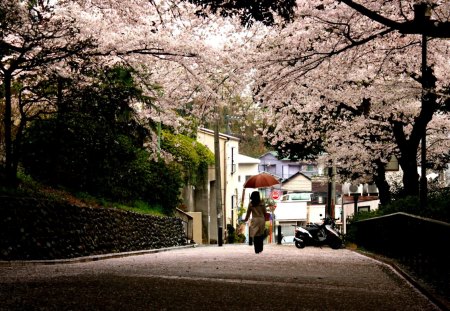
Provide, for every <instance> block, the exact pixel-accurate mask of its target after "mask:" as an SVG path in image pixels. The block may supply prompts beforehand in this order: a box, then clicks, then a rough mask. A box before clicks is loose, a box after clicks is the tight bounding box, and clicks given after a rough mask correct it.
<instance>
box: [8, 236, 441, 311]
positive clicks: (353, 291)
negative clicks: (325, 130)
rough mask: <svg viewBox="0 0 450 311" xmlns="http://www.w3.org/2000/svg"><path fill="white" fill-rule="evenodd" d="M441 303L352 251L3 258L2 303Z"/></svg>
mask: <svg viewBox="0 0 450 311" xmlns="http://www.w3.org/2000/svg"><path fill="white" fill-rule="evenodd" d="M194 309H195V310H441V309H439V308H438V307H437V306H436V305H434V304H433V303H432V302H431V301H430V300H428V299H427V298H426V297H425V296H424V295H422V294H421V293H420V292H419V291H418V290H416V289H415V288H414V287H413V286H412V285H411V284H410V283H408V282H407V281H406V280H405V279H404V278H403V277H401V275H400V274H398V273H397V272H395V271H394V270H393V269H392V268H390V266H388V265H386V264H383V263H381V262H379V261H376V260H374V259H372V258H369V257H366V256H363V255H360V254H358V253H356V252H354V251H351V250H347V249H340V250H332V249H330V248H327V247H323V248H316V247H306V248H305V249H301V250H300V249H297V248H296V247H295V246H293V245H265V247H264V252H263V253H261V254H255V253H254V251H253V248H252V247H250V246H248V245H227V244H226V245H224V246H222V247H218V246H201V247H196V248H183V249H176V250H171V251H166V252H157V253H151V254H144V255H136V256H127V257H123V258H112V259H105V260H97V261H88V262H73V263H65V264H51V265H49V264H31V263H27V264H21V263H14V262H12V263H0V310H194Z"/></svg>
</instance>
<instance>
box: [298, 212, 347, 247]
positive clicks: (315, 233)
mask: <svg viewBox="0 0 450 311" xmlns="http://www.w3.org/2000/svg"><path fill="white" fill-rule="evenodd" d="M322 220H323V222H322V224H320V225H319V224H315V223H310V224H307V225H306V226H305V227H301V226H296V228H295V236H294V244H295V246H296V247H297V248H304V247H305V246H307V245H312V246H322V245H329V246H330V247H331V248H333V249H339V248H341V247H342V239H341V238H340V236H339V233H338V232H337V231H336V229H335V226H336V223H335V219H332V218H330V217H325V218H323V219H322Z"/></svg>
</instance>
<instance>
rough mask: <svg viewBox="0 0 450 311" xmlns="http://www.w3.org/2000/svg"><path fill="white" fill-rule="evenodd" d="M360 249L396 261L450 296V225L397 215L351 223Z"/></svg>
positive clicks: (411, 216)
mask: <svg viewBox="0 0 450 311" xmlns="http://www.w3.org/2000/svg"><path fill="white" fill-rule="evenodd" d="M350 226H351V229H350V228H349V230H352V231H353V233H354V234H355V236H354V237H355V242H356V243H357V245H358V247H363V248H364V249H367V250H368V251H371V252H374V253H377V254H380V255H383V256H386V257H389V258H392V259H395V260H396V261H397V262H399V263H400V264H401V265H403V266H405V267H406V268H407V269H408V270H410V271H412V272H413V273H414V274H415V275H416V276H418V277H419V278H421V279H423V280H424V281H426V282H427V283H429V284H431V285H433V286H434V287H436V290H438V291H439V292H441V293H442V294H444V295H445V296H447V297H450V253H449V246H450V224H449V223H446V222H441V221H436V220H432V219H428V218H423V217H418V216H414V215H409V214H406V213H395V214H390V215H385V216H381V217H375V218H370V219H366V220H361V221H356V222H354V223H352V224H351V225H350Z"/></svg>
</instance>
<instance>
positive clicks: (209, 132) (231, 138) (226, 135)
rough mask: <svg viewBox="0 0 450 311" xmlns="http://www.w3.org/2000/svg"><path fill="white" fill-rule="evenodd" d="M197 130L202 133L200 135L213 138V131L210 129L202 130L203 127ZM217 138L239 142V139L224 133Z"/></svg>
mask: <svg viewBox="0 0 450 311" xmlns="http://www.w3.org/2000/svg"><path fill="white" fill-rule="evenodd" d="M197 130H198V131H199V132H202V133H205V134H208V135H211V136H214V131H213V130H210V129H207V128H204V127H199V128H198V129H197ZM219 137H220V138H225V139H230V140H236V141H240V139H239V138H238V137H235V136H231V135H228V134H224V133H219Z"/></svg>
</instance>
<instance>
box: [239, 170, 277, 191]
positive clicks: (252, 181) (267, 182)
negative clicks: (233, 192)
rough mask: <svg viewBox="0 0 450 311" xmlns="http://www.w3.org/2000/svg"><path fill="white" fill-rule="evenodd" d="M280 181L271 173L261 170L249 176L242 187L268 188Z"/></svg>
mask: <svg viewBox="0 0 450 311" xmlns="http://www.w3.org/2000/svg"><path fill="white" fill-rule="evenodd" d="M279 183H280V182H279V181H278V179H276V178H275V177H273V176H272V175H270V174H268V173H265V172H262V173H260V174H258V175H254V176H252V177H250V178H249V179H248V180H247V181H246V182H245V184H244V188H268V187H271V186H273V185H278V184H279Z"/></svg>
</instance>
